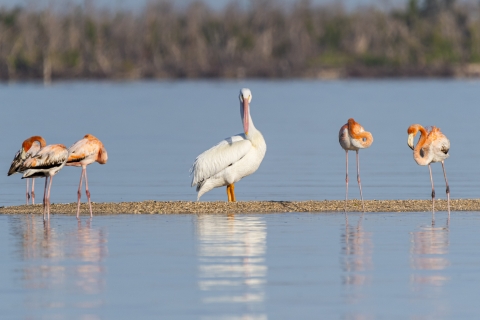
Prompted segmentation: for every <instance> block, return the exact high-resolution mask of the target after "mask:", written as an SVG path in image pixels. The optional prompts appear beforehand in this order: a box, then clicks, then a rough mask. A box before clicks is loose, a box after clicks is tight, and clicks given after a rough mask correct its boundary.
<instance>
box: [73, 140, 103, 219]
mask: <svg viewBox="0 0 480 320" xmlns="http://www.w3.org/2000/svg"><path fill="white" fill-rule="evenodd" d="M68 151H69V156H68V160H67V166H75V167H82V174H81V175H80V184H79V185H78V192H77V195H78V203H77V218H78V217H79V215H80V198H81V196H82V180H83V177H84V176H85V193H86V194H87V198H88V205H89V207H90V217H93V213H92V203H91V201H90V191H89V190H88V179H87V166H88V165H89V164H91V163H93V162H95V161H96V162H98V163H100V164H105V163H107V160H108V155H107V150H105V147H104V146H103V143H102V142H101V141H100V140H98V139H97V138H96V137H94V136H92V135H91V134H87V135H85V137H83V139H81V140H79V141H77V142H75V143H74V144H73V145H72V146H71V147H70V148H69V149H68Z"/></svg>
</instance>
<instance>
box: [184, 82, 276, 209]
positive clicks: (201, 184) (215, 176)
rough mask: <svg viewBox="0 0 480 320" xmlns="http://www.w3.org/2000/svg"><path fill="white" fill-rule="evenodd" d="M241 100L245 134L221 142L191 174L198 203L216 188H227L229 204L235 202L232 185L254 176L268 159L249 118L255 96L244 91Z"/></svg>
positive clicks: (265, 148) (260, 137) (204, 156)
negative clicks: (204, 195)
mask: <svg viewBox="0 0 480 320" xmlns="http://www.w3.org/2000/svg"><path fill="white" fill-rule="evenodd" d="M239 98H240V114H241V116H242V122H243V126H244V131H245V133H241V134H238V135H235V136H232V137H229V138H226V139H224V140H222V141H221V142H220V143H218V144H217V145H215V146H213V147H212V148H210V149H208V150H207V151H205V152H203V153H202V154H200V155H199V156H198V157H197V158H196V159H195V162H194V163H193V165H192V168H191V170H190V172H191V173H192V175H193V177H192V186H195V185H196V186H197V192H198V196H197V200H199V199H200V197H201V196H202V195H203V194H204V193H206V192H208V191H210V190H212V189H213V188H217V187H222V186H227V194H228V199H229V201H235V194H234V191H233V188H234V187H233V184H234V183H235V182H237V181H239V180H240V179H242V178H243V177H246V176H248V175H250V174H252V173H254V172H255V171H256V170H257V169H258V167H259V166H260V164H261V163H262V160H263V157H264V156H265V152H266V150H267V145H266V143H265V140H264V139H263V136H262V134H261V132H260V131H258V130H257V129H256V128H255V126H254V125H253V121H252V118H251V115H250V108H249V103H250V101H251V100H252V93H251V92H250V90H249V89H242V90H241V91H240V97H239ZM229 188H231V191H229Z"/></svg>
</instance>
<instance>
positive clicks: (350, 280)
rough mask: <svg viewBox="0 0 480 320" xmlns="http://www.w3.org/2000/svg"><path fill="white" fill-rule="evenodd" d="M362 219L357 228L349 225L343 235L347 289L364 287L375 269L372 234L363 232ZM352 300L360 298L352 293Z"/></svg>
mask: <svg viewBox="0 0 480 320" xmlns="http://www.w3.org/2000/svg"><path fill="white" fill-rule="evenodd" d="M362 219H363V216H362V217H360V219H359V221H358V224H357V226H349V225H348V223H347V224H346V228H345V234H343V235H342V245H343V247H342V267H343V271H344V273H345V275H344V278H343V283H344V285H345V286H346V287H347V288H348V287H350V286H357V287H358V286H363V285H366V284H367V283H369V282H370V280H371V276H370V275H369V273H368V272H369V271H370V270H372V269H373V261H372V255H373V253H372V251H373V243H372V233H371V232H365V231H364V230H363V226H362ZM350 298H359V297H358V295H356V294H355V293H352V294H351V295H350ZM351 302H352V301H351Z"/></svg>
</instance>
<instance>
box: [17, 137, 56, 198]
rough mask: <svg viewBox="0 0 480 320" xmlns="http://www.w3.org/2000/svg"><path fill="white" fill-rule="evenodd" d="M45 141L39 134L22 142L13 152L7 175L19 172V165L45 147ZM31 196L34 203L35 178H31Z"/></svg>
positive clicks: (28, 191) (28, 193) (27, 195)
mask: <svg viewBox="0 0 480 320" xmlns="http://www.w3.org/2000/svg"><path fill="white" fill-rule="evenodd" d="M46 145H47V143H46V142H45V139H43V138H42V137H40V136H33V137H30V138H28V139H26V140H25V141H23V143H22V148H20V150H18V151H17V153H16V154H15V157H14V158H13V161H12V164H11V165H10V170H8V175H9V176H11V175H12V174H15V173H21V171H20V170H19V169H20V167H21V166H22V164H23V162H24V161H25V160H26V159H28V158H30V157H32V156H33V155H35V154H36V153H37V152H38V151H39V150H40V149H41V148H43V147H45V146H46ZM28 180H30V179H27V193H26V200H27V204H28V201H29V199H30V190H29V188H28ZM31 197H32V204H35V178H32V192H31Z"/></svg>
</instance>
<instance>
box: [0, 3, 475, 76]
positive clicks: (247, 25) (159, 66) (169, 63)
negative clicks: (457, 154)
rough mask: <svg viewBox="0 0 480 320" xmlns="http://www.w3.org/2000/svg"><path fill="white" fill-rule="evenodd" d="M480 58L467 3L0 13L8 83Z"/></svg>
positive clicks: (432, 68) (415, 70)
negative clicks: (387, 7) (400, 6)
mask: <svg viewBox="0 0 480 320" xmlns="http://www.w3.org/2000/svg"><path fill="white" fill-rule="evenodd" d="M476 63H480V4H478V3H477V4H473V3H470V4H469V3H457V2H455V0H408V2H407V3H406V4H405V7H404V8H403V9H392V10H390V11H385V10H378V9H375V8H373V7H371V8H359V9H356V10H354V11H346V10H345V9H344V8H342V7H341V6H338V5H329V6H316V5H312V4H311V3H310V2H309V1H298V2H297V3H296V4H294V5H293V6H291V7H289V8H288V9H287V8H284V7H282V6H279V5H277V4H276V2H274V1H268V0H253V1H252V2H251V5H250V6H249V7H248V8H243V7H240V6H239V5H237V4H236V3H234V2H232V3H231V4H230V5H228V6H226V7H225V8H224V9H223V10H220V11H218V10H213V9H211V8H209V7H208V6H207V5H205V4H203V3H202V2H195V3H192V4H191V5H189V6H188V7H186V8H183V9H179V8H176V7H175V6H174V5H173V3H171V2H168V1H154V2H150V3H149V4H147V5H146V6H145V8H143V9H142V10H140V11H136V12H128V11H121V10H120V11H112V10H105V9H97V8H95V7H93V6H91V5H88V2H87V4H86V5H85V6H75V5H72V4H70V5H66V6H64V7H61V8H59V7H47V8H41V9H38V8H37V9H35V8H29V7H26V8H14V9H0V78H1V79H3V80H15V79H35V78H38V79H42V78H43V79H44V80H45V81H46V82H48V81H50V79H51V78H54V79H55V78H200V77H201V78H213V77H226V78H236V77H268V78H275V77H280V78H285V77H319V76H320V77H329V76H331V77H337V76H369V77H375V76H453V75H456V74H458V72H459V70H460V72H466V71H465V70H467V71H468V70H470V69H468V67H471V68H473V69H472V70H475V68H477V69H478V65H476ZM462 70H463V71H462ZM467 73H468V72H467Z"/></svg>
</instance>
